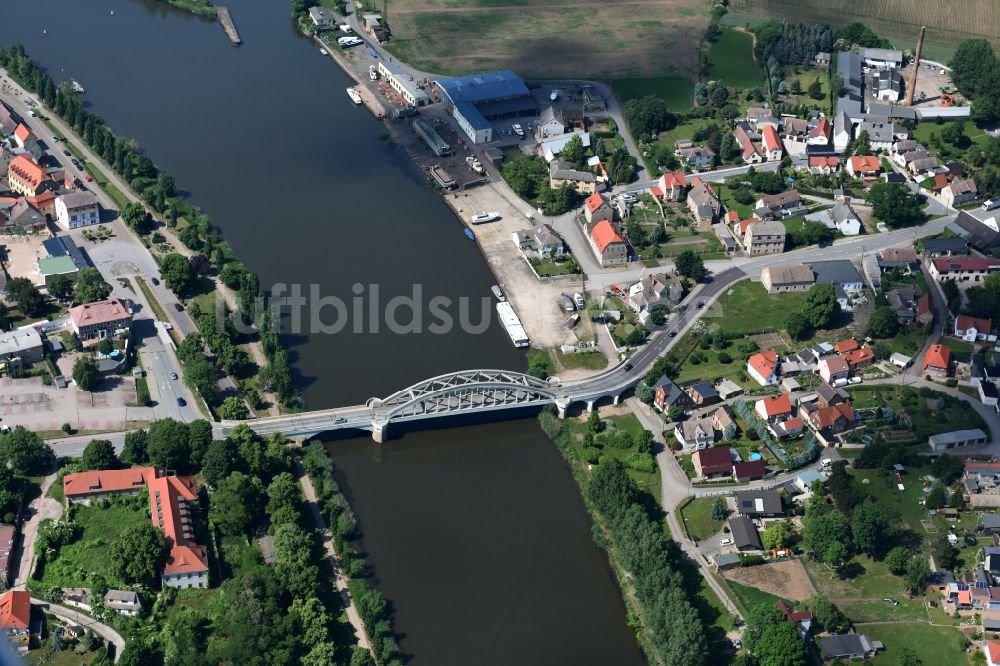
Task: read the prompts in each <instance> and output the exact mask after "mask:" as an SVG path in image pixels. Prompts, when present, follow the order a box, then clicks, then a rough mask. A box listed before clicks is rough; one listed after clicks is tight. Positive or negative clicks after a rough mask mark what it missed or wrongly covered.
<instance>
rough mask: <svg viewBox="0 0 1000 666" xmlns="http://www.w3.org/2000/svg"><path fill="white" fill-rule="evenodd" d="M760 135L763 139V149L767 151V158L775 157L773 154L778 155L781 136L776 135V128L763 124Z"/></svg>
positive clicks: (779, 153)
mask: <svg viewBox="0 0 1000 666" xmlns="http://www.w3.org/2000/svg"><path fill="white" fill-rule="evenodd" d="M761 136H762V137H763V139H764V149H765V150H767V152H768V159H776V158H775V154H777V155H779V156H780V155H781V137H779V136H778V130H776V129H774V125H765V126H764V130H763V131H762V132H761Z"/></svg>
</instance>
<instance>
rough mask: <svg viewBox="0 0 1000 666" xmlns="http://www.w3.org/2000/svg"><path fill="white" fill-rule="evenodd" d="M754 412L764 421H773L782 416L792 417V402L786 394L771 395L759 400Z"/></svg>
mask: <svg viewBox="0 0 1000 666" xmlns="http://www.w3.org/2000/svg"><path fill="white" fill-rule="evenodd" d="M754 411H755V412H757V416H759V417H760V418H761V419H762V420H764V421H771V420H774V419H778V418H781V417H782V416H790V415H791V414H792V401H791V400H790V399H789V397H788V394H786V393H782V394H781V395H770V396H767V397H766V398H762V399H760V400H758V401H757V404H756V405H755V406H754Z"/></svg>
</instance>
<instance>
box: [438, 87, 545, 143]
mask: <svg viewBox="0 0 1000 666" xmlns="http://www.w3.org/2000/svg"><path fill="white" fill-rule="evenodd" d="M435 83H436V84H437V86H438V88H439V89H440V90H441V95H442V98H443V100H444V102H445V104H446V105H447V108H448V109H449V110H450V111H451V113H452V115H453V116H455V119H456V120H457V121H458V124H459V126H460V127H461V128H462V130H463V131H464V132H465V133H466V134H467V135H468V136H469V139H470V140H471V141H472V142H473V143H489V142H490V141H492V140H493V126H492V125H491V124H490V121H491V120H497V119H500V118H517V117H521V116H536V115H538V102H536V101H535V99H534V98H533V97H532V96H531V92H530V91H529V90H528V86H527V85H525V83H524V81H523V80H521V77H519V76H518V75H517V74H515V73H514V72H512V71H510V70H502V71H498V72H484V73H482V74H469V75H468V76H458V77H454V78H442V79H439V80H438V81H435Z"/></svg>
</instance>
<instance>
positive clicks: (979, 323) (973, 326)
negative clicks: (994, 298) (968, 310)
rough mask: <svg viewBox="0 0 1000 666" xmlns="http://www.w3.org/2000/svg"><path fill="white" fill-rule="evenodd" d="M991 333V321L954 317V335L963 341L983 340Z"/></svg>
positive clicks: (963, 316)
mask: <svg viewBox="0 0 1000 666" xmlns="http://www.w3.org/2000/svg"><path fill="white" fill-rule="evenodd" d="M992 332H993V320H992V319H980V318H978V317H970V316H968V315H958V316H957V317H955V335H956V336H957V337H960V338H962V339H963V340H968V341H970V342H971V341H975V340H985V339H986V337H987V336H989V335H990V333H992Z"/></svg>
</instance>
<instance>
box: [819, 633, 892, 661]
mask: <svg viewBox="0 0 1000 666" xmlns="http://www.w3.org/2000/svg"><path fill="white" fill-rule="evenodd" d="M816 640H817V641H818V642H819V647H820V650H822V652H823V656H824V657H826V658H827V659H851V660H853V659H858V660H860V659H864V658H865V657H871V656H873V655H874V654H875V653H876V652H878V651H879V650H881V649H883V646H882V643H881V642H879V641H873V640H871V639H870V638H868V637H867V636H865V635H864V634H841V635H838V636H820V637H819V638H817V639H816Z"/></svg>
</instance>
